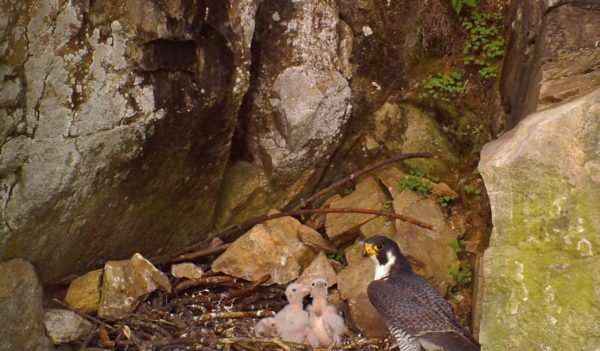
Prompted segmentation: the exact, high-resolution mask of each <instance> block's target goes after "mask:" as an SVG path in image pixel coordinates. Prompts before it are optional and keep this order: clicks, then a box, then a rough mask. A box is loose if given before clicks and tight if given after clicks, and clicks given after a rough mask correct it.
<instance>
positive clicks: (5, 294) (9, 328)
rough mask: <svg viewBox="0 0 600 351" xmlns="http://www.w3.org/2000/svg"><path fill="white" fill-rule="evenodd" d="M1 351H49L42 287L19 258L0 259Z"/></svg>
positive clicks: (26, 264)
mask: <svg viewBox="0 0 600 351" xmlns="http://www.w3.org/2000/svg"><path fill="white" fill-rule="evenodd" d="M0 350H2V351H14V350H36V351H45V350H52V345H51V343H50V340H48V338H47V337H46V334H45V333H44V309H43V308H42V286H41V285H40V282H39V280H38V278H37V275H36V274H35V271H34V269H33V266H32V265H31V264H29V263H28V262H27V261H24V260H22V259H14V260H10V261H6V262H0Z"/></svg>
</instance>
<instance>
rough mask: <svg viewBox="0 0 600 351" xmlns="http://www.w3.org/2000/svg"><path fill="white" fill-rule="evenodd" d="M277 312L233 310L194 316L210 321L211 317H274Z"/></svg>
mask: <svg viewBox="0 0 600 351" xmlns="http://www.w3.org/2000/svg"><path fill="white" fill-rule="evenodd" d="M274 315H275V312H273V311H264V310H261V311H232V312H227V311H225V312H212V313H206V314H203V315H201V316H194V320H195V321H197V322H198V321H208V320H211V319H223V318H262V317H273V316H274Z"/></svg>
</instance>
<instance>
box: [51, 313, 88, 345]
mask: <svg viewBox="0 0 600 351" xmlns="http://www.w3.org/2000/svg"><path fill="white" fill-rule="evenodd" d="M44 325H45V326H46V334H47V335H48V337H49V338H50V341H52V343H54V344H64V343H68V342H71V341H73V340H77V339H78V338H79V337H81V336H82V335H84V334H85V333H87V332H89V331H90V330H91V329H92V327H93V325H92V323H90V322H88V321H87V320H86V319H84V318H83V317H81V316H80V315H78V314H77V313H75V312H73V311H69V310H62V309H49V310H46V315H45V317H44Z"/></svg>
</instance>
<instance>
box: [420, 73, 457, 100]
mask: <svg viewBox="0 0 600 351" xmlns="http://www.w3.org/2000/svg"><path fill="white" fill-rule="evenodd" d="M423 88H424V91H423V93H421V95H420V96H421V98H434V99H440V100H443V101H448V102H449V101H450V100H451V99H453V98H456V97H457V96H458V95H459V94H460V93H462V92H463V91H464V90H465V83H464V82H463V80H462V74H460V72H458V71H454V72H452V73H450V74H444V73H438V74H434V75H430V76H429V77H427V78H426V79H425V80H423Z"/></svg>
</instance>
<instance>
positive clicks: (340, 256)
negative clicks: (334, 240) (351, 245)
mask: <svg viewBox="0 0 600 351" xmlns="http://www.w3.org/2000/svg"><path fill="white" fill-rule="evenodd" d="M327 257H328V258H331V259H332V260H335V261H338V262H340V263H344V260H345V259H346V254H345V252H344V250H339V251H338V252H336V253H332V254H329V255H327Z"/></svg>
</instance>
